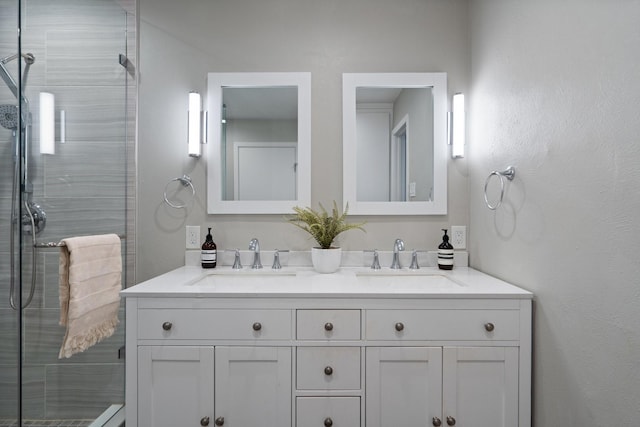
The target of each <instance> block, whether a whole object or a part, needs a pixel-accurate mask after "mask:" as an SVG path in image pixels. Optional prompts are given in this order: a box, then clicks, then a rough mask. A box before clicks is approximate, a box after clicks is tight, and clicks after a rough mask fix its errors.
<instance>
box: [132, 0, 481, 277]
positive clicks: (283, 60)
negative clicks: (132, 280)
mask: <svg viewBox="0 0 640 427" xmlns="http://www.w3.org/2000/svg"><path fill="white" fill-rule="evenodd" d="M140 16H141V38H140V44H141V50H140V61H141V62H140V72H141V80H140V111H139V113H140V115H139V119H140V122H139V123H140V130H139V147H138V150H139V151H138V152H139V157H138V166H139V173H140V175H139V183H138V184H139V193H138V194H139V199H138V228H137V230H138V233H139V234H138V235H139V236H140V241H139V242H138V247H137V260H138V266H139V267H138V270H137V279H138V280H139V281H140V280H145V279H148V278H150V277H153V276H156V275H158V274H161V273H164V272H166V271H168V270H171V269H173V268H176V267H179V266H181V265H184V250H185V226H186V225H200V226H201V234H202V237H203V238H204V234H205V233H206V228H205V227H206V226H213V233H214V240H215V241H216V243H217V244H218V248H236V247H239V248H246V247H247V245H248V243H249V240H250V239H251V238H252V237H258V238H259V239H260V242H261V246H262V248H263V249H265V250H267V249H269V250H271V249H274V248H280V249H283V248H287V249H292V250H309V248H310V247H311V245H312V242H311V241H310V240H308V239H307V237H306V236H305V235H304V233H303V232H301V231H300V230H297V229H295V228H294V227H292V226H291V225H290V224H287V223H286V221H284V220H283V218H282V216H280V215H275V216H265V215H253V216H231V215H228V216H220V215H206V214H205V212H206V196H205V194H206V186H205V169H206V159H205V158H201V159H199V160H193V159H190V158H188V157H187V155H186V133H187V132H186V117H187V116H186V108H187V107H186V105H187V104H186V102H187V101H186V100H187V93H188V92H189V91H191V90H198V91H200V92H201V93H206V81H205V79H206V75H207V72H225V71H307V72H311V75H312V77H311V78H312V89H311V90H312V99H311V102H312V107H311V108H312V117H311V120H312V128H311V133H312V135H311V139H312V149H311V154H312V194H311V197H312V204H313V205H314V207H317V203H318V202H321V203H322V204H323V205H324V206H331V201H332V200H334V199H335V200H336V201H337V202H338V204H341V203H342V108H341V105H342V73H344V72H401V71H407V72H418V71H446V72H448V78H449V89H450V92H451V93H454V92H458V91H465V90H466V89H467V87H468V81H467V80H468V70H469V54H468V40H467V2H466V1H464V0H453V1H441V0H395V1H388V0H329V1H322V2H317V1H299V0H268V1H265V0H220V1H216V2H210V1H201V0H185V1H181V2H176V1H174V0H141V1H140ZM449 166H450V170H449V188H450V189H451V191H450V196H449V212H450V214H449V215H447V216H436V217H402V218H399V217H386V218H376V217H369V218H365V219H366V220H367V221H368V224H367V227H366V228H367V233H361V232H356V231H352V232H350V233H347V234H346V235H344V237H342V238H341V239H340V241H339V243H340V245H341V246H342V247H343V248H344V249H346V250H360V249H373V248H380V249H386V250H391V249H392V247H393V241H394V240H395V238H397V237H401V238H403V239H404V240H405V243H406V245H407V247H408V248H416V249H435V248H436V247H437V245H438V244H439V242H440V235H441V233H442V232H441V231H440V229H441V228H444V227H448V226H449V225H451V224H454V225H455V224H467V223H468V204H467V200H468V195H467V190H466V189H467V184H466V177H465V175H466V161H465V160H462V161H457V162H452V161H451V160H450V161H449ZM183 173H188V174H189V175H191V177H192V178H193V183H194V185H195V187H196V189H197V196H196V198H195V200H194V202H193V205H192V206H189V207H188V208H187V209H185V210H175V209H171V208H170V207H168V206H167V205H166V204H164V203H163V191H164V187H165V185H166V183H167V182H168V181H169V180H170V179H173V178H175V177H178V176H182V174H183ZM184 199H185V200H187V197H186V194H185V198H184ZM356 220H357V219H356Z"/></svg>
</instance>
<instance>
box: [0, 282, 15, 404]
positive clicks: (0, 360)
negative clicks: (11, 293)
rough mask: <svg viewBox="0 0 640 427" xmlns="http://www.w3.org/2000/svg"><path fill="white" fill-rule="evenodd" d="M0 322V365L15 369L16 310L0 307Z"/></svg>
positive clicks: (0, 376)
mask: <svg viewBox="0 0 640 427" xmlns="http://www.w3.org/2000/svg"><path fill="white" fill-rule="evenodd" d="M3 283H6V282H3ZM5 295H6V294H5ZM8 305H9V304H7V306H8ZM0 322H1V323H0V324H2V328H0V342H1V343H2V345H1V346H0V365H2V366H5V365H8V366H12V367H13V368H14V369H15V367H16V366H17V364H18V359H17V354H18V346H19V345H20V343H19V342H18V338H17V336H16V331H17V330H18V316H17V314H16V311H15V310H12V309H11V308H2V309H0ZM3 372H4V371H3ZM1 378H2V375H0V380H1ZM0 400H1V395H0Z"/></svg>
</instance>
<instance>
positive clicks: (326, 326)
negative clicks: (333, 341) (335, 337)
mask: <svg viewBox="0 0 640 427" xmlns="http://www.w3.org/2000/svg"><path fill="white" fill-rule="evenodd" d="M324 330H325V331H333V323H331V322H327V323H325V324H324Z"/></svg>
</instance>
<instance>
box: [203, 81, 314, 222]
mask: <svg viewBox="0 0 640 427" xmlns="http://www.w3.org/2000/svg"><path fill="white" fill-rule="evenodd" d="M208 111H209V134H208V140H209V144H208V163H207V212H208V213H210V214H283V213H291V212H292V208H293V207H294V206H298V205H301V206H308V205H310V203H311V74H310V73H209V74H208Z"/></svg>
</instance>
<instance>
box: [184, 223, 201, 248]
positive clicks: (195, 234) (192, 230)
mask: <svg viewBox="0 0 640 427" xmlns="http://www.w3.org/2000/svg"><path fill="white" fill-rule="evenodd" d="M187 249H200V226H199V225H187Z"/></svg>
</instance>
